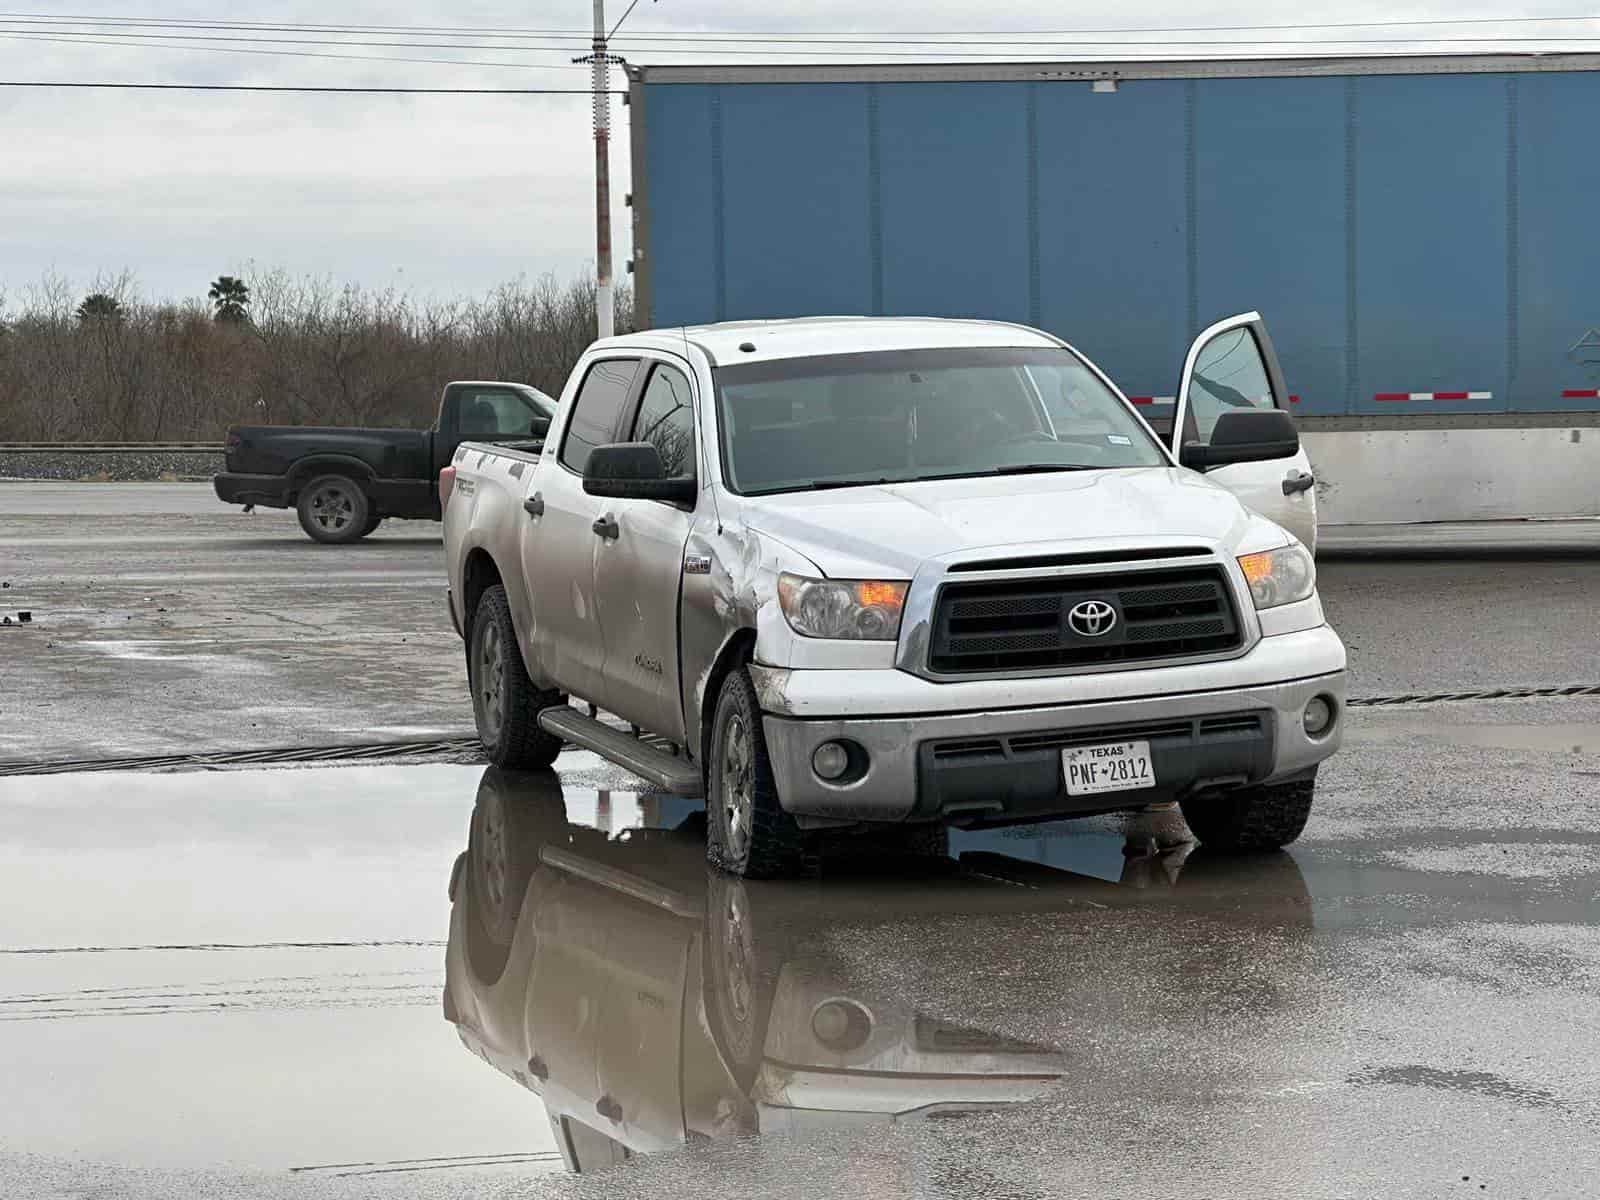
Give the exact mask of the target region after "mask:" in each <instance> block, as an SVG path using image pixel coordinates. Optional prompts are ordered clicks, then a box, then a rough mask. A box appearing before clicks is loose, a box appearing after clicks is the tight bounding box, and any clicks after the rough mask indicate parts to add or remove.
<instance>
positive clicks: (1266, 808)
mask: <svg viewBox="0 0 1600 1200" xmlns="http://www.w3.org/2000/svg"><path fill="white" fill-rule="evenodd" d="M1316 788H1317V781H1316V779H1315V777H1313V778H1311V779H1298V780H1295V781H1293V782H1291V783H1272V784H1260V785H1257V786H1256V787H1246V788H1238V789H1236V790H1234V791H1231V792H1221V793H1216V792H1213V793H1209V794H1205V795H1199V796H1191V797H1189V798H1188V799H1186V800H1184V801H1183V802H1182V808H1183V819H1184V820H1185V821H1187V822H1188V823H1189V829H1190V831H1191V832H1193V834H1194V835H1195V837H1197V838H1199V839H1200V844H1201V845H1202V846H1204V847H1206V849H1208V850H1214V851H1215V850H1221V851H1224V852H1229V851H1232V852H1245V851H1252V850H1278V849H1281V848H1282V847H1284V846H1287V845H1288V844H1289V843H1290V842H1292V841H1294V840H1295V839H1296V838H1297V837H1299V836H1300V834H1301V832H1302V831H1303V830H1304V829H1305V827H1306V821H1307V820H1308V819H1310V816H1311V801H1312V798H1313V796H1314V795H1315V792H1316Z"/></svg>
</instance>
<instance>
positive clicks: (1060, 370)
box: [440, 313, 1345, 876]
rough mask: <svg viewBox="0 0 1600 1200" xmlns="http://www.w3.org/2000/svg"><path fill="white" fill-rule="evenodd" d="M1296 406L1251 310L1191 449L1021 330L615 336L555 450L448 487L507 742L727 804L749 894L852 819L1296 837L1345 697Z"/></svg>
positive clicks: (728, 844)
mask: <svg viewBox="0 0 1600 1200" xmlns="http://www.w3.org/2000/svg"><path fill="white" fill-rule="evenodd" d="M1286 400H1287V396H1286V392H1285V388H1284V385H1283V380H1282V376H1281V373H1280V371H1279V368H1278V364H1277V360H1276V358H1275V356H1274V354H1273V351H1272V345H1271V342H1270V340H1269V339H1268V337H1267V335H1266V331H1265V328H1264V327H1263V325H1262V322H1261V319H1260V317H1259V316H1257V315H1256V314H1254V313H1248V314H1244V315H1242V316H1239V317H1236V318H1233V319H1231V320H1228V321H1223V322H1221V323H1219V324H1217V325H1215V326H1213V327H1211V328H1210V329H1208V330H1206V331H1205V332H1204V333H1203V334H1201V336H1200V337H1199V338H1198V339H1197V340H1196V342H1195V343H1194V346H1193V347H1192V348H1191V350H1190V352H1189V354H1188V357H1187V360H1186V361H1185V363H1184V365H1183V370H1182V374H1181V379H1180V384H1179V387H1178V391H1177V394H1176V405H1175V412H1174V417H1173V419H1172V421H1171V422H1170V427H1169V428H1166V429H1161V428H1159V427H1157V426H1155V425H1154V424H1153V423H1147V422H1146V421H1145V420H1144V419H1142V418H1141V416H1140V414H1139V412H1138V410H1137V409H1136V408H1135V407H1134V406H1133V405H1132V404H1131V403H1130V402H1129V401H1128V399H1127V398H1126V397H1125V396H1124V395H1123V394H1122V393H1121V392H1120V391H1118V390H1117V388H1116V386H1115V385H1114V384H1113V383H1112V382H1111V381H1110V380H1109V379H1108V378H1107V377H1106V376H1105V375H1104V374H1103V373H1102V372H1100V371H1099V370H1098V369H1097V368H1096V367H1095V366H1094V365H1093V364H1092V363H1090V362H1089V361H1088V360H1087V359H1085V358H1084V357H1082V356H1081V355H1079V354H1078V353H1077V352H1076V351H1074V350H1073V349H1072V348H1071V347H1070V346H1068V345H1067V344H1065V343H1064V342H1062V341H1060V340H1058V339H1057V338H1055V337H1052V336H1051V335H1049V334H1046V333H1042V332H1040V331H1038V330H1034V329H1027V328H1023V327H1020V326H1016V325H1009V324H1002V323H994V322H981V321H946V320H919V319H903V318H902V319H891V318H813V319H802V320H788V321H773V322H746V323H735V324H723V325H713V326H707V327H703V328H688V329H673V330H664V331H661V330H658V331H654V332H646V333H638V334H632V335H629V336H627V337H619V338H610V339H606V340H604V341H600V342H596V343H595V344H594V345H593V346H591V347H590V349H589V350H588V352H587V353H585V355H584V356H583V358H582V360H580V361H579V363H578V365H577V367H576V368H575V369H574V371H573V373H572V376H571V378H570V379H569V380H568V382H567V386H566V389H565V391H564V392H563V394H562V397H561V400H560V403H559V405H558V412H557V416H556V419H555V422H554V424H553V425H552V427H551V430H550V434H549V437H548V439H547V440H546V442H545V444H544V447H543V449H542V451H539V452H530V451H523V450H518V449H515V448H509V447H501V446H493V445H485V444H478V443H467V444H464V445H462V446H461V448H460V449H459V450H458V451H457V452H456V455H455V459H454V462H453V463H452V464H451V465H450V466H449V467H447V468H445V470H444V471H443V472H442V473H441V477H440V489H441V495H442V498H443V500H444V530H445V554H446V561H447V564H448V568H449V576H450V589H449V597H448V599H449V605H450V613H451V617H452V620H453V621H454V622H455V624H456V627H457V629H458V630H459V631H460V632H461V633H462V635H463V637H464V638H465V640H466V645H467V668H468V677H469V681H470V685H471V690H472V697H473V707H474V713H475V716H476V720H477V725H478V731H479V734H480V737H481V739H482V742H483V745H484V748H485V750H486V751H487V753H488V755H489V758H490V759H491V760H492V761H493V762H495V763H496V764H499V765H501V766H509V767H531V766H542V765H548V764H549V763H551V762H552V761H553V760H554V758H555V756H556V754H557V753H558V751H559V750H560V749H561V747H562V745H563V744H564V743H573V744H576V745H578V746H582V747H586V748H588V749H590V750H593V751H595V752H597V753H598V754H600V755H602V756H603V757H605V758H607V759H609V760H611V761H612V762H615V763H618V764H620V765H622V766H624V767H626V768H628V769H629V770H631V771H633V772H635V773H636V774H638V775H640V776H642V777H644V778H645V779H646V780H648V781H649V782H650V783H651V784H652V785H653V786H655V787H656V788H660V789H664V790H666V791H669V792H673V793H677V794H680V795H690V796H701V795H703V796H704V797H705V798H706V809H707V828H708V853H709V855H710V857H711V859H712V861H713V862H716V863H718V864H719V865H721V866H723V867H724V868H726V869H728V870H731V871H734V872H736V873H738V874H742V875H747V876H774V875H789V874H793V873H796V872H799V871H802V870H803V869H805V867H806V865H807V864H808V863H809V862H811V861H812V860H813V855H812V851H813V848H814V846H815V844H816V840H817V838H818V837H819V836H821V835H823V834H824V832H825V831H856V830H861V831H866V832H871V831H882V830H885V829H895V830H899V831H902V832H903V834H904V836H905V838H907V839H908V840H912V841H915V840H916V839H918V838H921V837H924V836H927V835H932V836H936V837H937V836H942V833H943V828H944V826H946V825H957V826H963V827H973V826H985V825H1003V824H1017V823H1023V822H1036V821H1045V820H1053V819H1056V818H1058V817H1063V816H1071V815H1077V814H1088V813H1098V812H1107V811H1115V810H1122V809H1132V808H1141V807H1144V806H1146V805H1149V804H1152V803H1157V802H1164V801H1170V800H1177V801H1179V802H1180V803H1181V805H1182V808H1183V814H1184V817H1185V819H1186V820H1187V821H1188V823H1189V826H1190V828H1191V829H1192V830H1193V831H1194V833H1195V835H1196V836H1197V837H1199V838H1200V840H1201V841H1202V842H1204V843H1207V844H1210V845H1212V846H1213V847H1223V848H1231V849H1240V850H1249V849H1266V848H1276V847H1279V846H1282V845H1284V844H1285V843H1288V842H1291V841H1293V840H1294V839H1295V838H1296V837H1297V836H1299V834H1300V832H1301V830H1302V829H1303V828H1304V826H1305V823H1306V820H1307V817H1308V815H1309V813H1310V809H1311V803H1312V795H1313V791H1314V787H1315V778H1316V771H1317V766H1318V764H1319V763H1320V762H1321V761H1322V760H1323V759H1325V758H1327V757H1328V756H1329V755H1330V754H1332V753H1333V752H1334V751H1335V750H1336V749H1337V748H1338V745H1339V742H1340V739H1341V736H1342V732H1343V710H1344V696H1345V652H1344V646H1343V644H1342V643H1341V642H1340V640H1339V638H1338V636H1337V635H1336V634H1335V633H1334V632H1333V630H1332V629H1330V628H1329V627H1328V625H1327V622H1326V620H1325V618H1324V616H1323V611H1322V605H1321V602H1320V600H1319V599H1318V597H1317V592H1316V572H1315V566H1314V563H1313V559H1312V550H1313V548H1314V539H1315V536H1316V509H1315V491H1314V489H1313V487H1312V486H1311V485H1312V482H1313V479H1312V475H1311V472H1310V464H1309V463H1308V462H1307V461H1306V458H1305V455H1304V452H1303V451H1302V450H1301V448H1300V441H1299V437H1298V435H1297V433H1296V432H1295V428H1294V423H1293V421H1292V419H1291V418H1290V417H1289V416H1288V414H1287V413H1286V412H1285V411H1284V407H1283V405H1284V403H1285V401H1286ZM1241 501H1242V502H1241ZM574 702H581V703H582V705H583V706H586V707H580V705H579V704H576V703H574ZM602 713H609V714H611V715H612V716H613V717H614V718H616V719H615V720H608V719H606V718H605V717H604V716H603V715H602ZM846 835H847V834H846Z"/></svg>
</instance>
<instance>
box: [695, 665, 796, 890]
mask: <svg viewBox="0 0 1600 1200" xmlns="http://www.w3.org/2000/svg"><path fill="white" fill-rule="evenodd" d="M739 745H742V746H743V749H742V750H741V749H739V748H737V747H738V746H739ZM730 754H731V755H732V757H730ZM706 773H707V781H706V783H707V786H706V857H707V859H709V860H710V862H711V863H712V864H713V865H714V866H718V867H721V868H722V869H723V870H724V871H730V872H732V873H733V874H735V875H741V876H743V877H744V878H746V879H785V878H793V877H795V876H798V875H802V874H806V873H808V872H809V871H810V870H811V869H813V868H814V865H815V854H814V852H813V851H814V846H813V842H814V839H812V838H811V837H808V836H807V834H806V833H805V831H803V830H802V829H801V828H800V826H799V825H798V824H796V823H795V819H794V818H793V817H792V816H790V815H789V814H788V813H787V812H785V811H784V810H783V806H782V805H781V804H779V802H778V785H777V783H776V781H775V780H774V779H773V775H772V759H771V758H770V757H769V756H768V754H767V739H766V734H765V733H764V732H763V730H762V727H761V707H760V705H759V704H758V703H757V702H756V689H755V686H754V685H753V684H752V683H751V682H750V673H749V672H748V671H746V670H745V669H744V668H742V667H741V668H740V669H738V670H736V671H730V672H729V673H728V676H727V678H726V679H724V680H723V681H722V691H721V692H720V693H719V694H718V696H717V708H716V715H715V716H714V717H713V719H712V723H711V755H710V761H709V762H708V763H707V772H706ZM738 813H742V814H743V817H742V819H741V817H740V816H739V815H736V814H738Z"/></svg>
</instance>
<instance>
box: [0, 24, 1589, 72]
mask: <svg viewBox="0 0 1600 1200" xmlns="http://www.w3.org/2000/svg"><path fill="white" fill-rule="evenodd" d="M118 36H120V37H122V38H124V39H144V40H110V39H108V38H102V37H94V36H91V35H88V34H45V33H34V32H19V31H15V30H4V29H0V38H9V39H12V40H22V41H38V42H54V43H58V44H61V45H68V46H118V47H123V48H128V49H144V50H189V51H196V52H202V53H204V52H207V51H210V52H214V53H218V54H257V55H272V56H276V57H282V58H322V59H335V60H340V61H346V62H368V63H428V64H434V65H440V66H460V67H508V68H512V69H515V70H523V71H530V70H534V71H564V70H584V69H586V68H583V67H572V66H570V65H569V64H566V63H527V62H496V61H491V60H486V59H463V58H414V57H409V56H402V55H392V54H383V55H373V54H330V53H327V52H323V51H314V50H257V49H249V48H244V47H239V46H217V45H210V44H200V45H196V44H192V43H190V42H188V41H182V42H178V43H177V44H173V41H171V40H167V38H168V35H161V34H145V35H140V34H127V35H118ZM173 36H174V37H176V36H177V35H173ZM158 39H159V40H158ZM199 40H200V41H202V42H206V43H209V42H210V41H212V40H226V41H255V40H257V39H250V38H226V39H205V38H202V39H199ZM264 40H282V39H264ZM287 40H288V41H289V42H290V43H292V44H297V45H303V44H312V45H330V46H351V47H353V48H359V49H381V48H384V47H386V46H387V47H395V48H400V49H407V48H411V47H414V46H426V45H430V44H431V43H401V42H348V41H345V42H303V41H301V40H299V39H287ZM1593 42H1600V36H1593V35H1576V34H1564V35H1557V34H1551V35H1547V36H1543V37H1490V36H1484V37H1409V38H1164V39H1160V40H1157V39H1146V40H1140V41H1126V40H1115V41H1111V40H1096V41H1085V40H1082V39H1079V40H1076V41H1073V42H1071V43H1059V44H1058V43H1037V45H1039V46H1042V47H1045V48H1047V49H1052V50H1054V51H1056V52H1057V53H1064V54H1068V55H1070V54H1072V53H1073V52H1074V51H1082V50H1085V49H1092V50H1107V49H1116V50H1119V51H1125V50H1168V49H1172V48H1174V47H1196V46H1230V47H1241V46H1251V47H1261V48H1266V49H1281V48H1289V47H1301V46H1340V47H1346V48H1355V49H1359V48H1361V47H1370V46H1424V45H1426V46H1442V45H1452V46H1453V45H1471V46H1485V45H1488V46H1505V45H1508V44H1514V45H1525V44H1537V45H1540V46H1551V45H1553V44H1573V43H1579V44H1589V43H1593ZM623 44H624V47H625V48H629V45H630V44H629V41H628V39H623ZM445 48H450V49H462V50H510V51H513V52H515V53H519V54H557V55H564V54H566V53H568V52H569V51H568V50H567V49H564V48H561V47H538V46H526V47H524V46H482V45H479V46H459V47H454V46H451V47H445ZM649 48H651V47H640V49H649ZM655 48H657V49H660V50H661V51H662V52H663V53H669V54H673V55H679V56H688V57H696V56H699V57H711V56H717V57H727V56H736V57H740V58H744V59H747V60H754V61H766V60H771V59H774V58H782V59H786V60H795V59H800V60H804V59H805V58H807V57H809V58H812V59H816V58H848V59H854V60H863V59H866V60H873V59H877V60H881V59H886V58H893V59H911V60H916V61H922V62H928V61H947V60H954V61H961V62H978V63H981V62H986V61H994V60H996V59H997V58H1004V57H1006V56H1007V54H1008V53H1009V57H1011V58H1013V59H1015V58H1017V57H1018V56H1017V53H1016V52H1015V51H1009V52H1007V51H1005V50H1004V49H1003V48H1002V47H1000V46H999V45H997V46H996V47H995V49H994V50H990V49H984V48H978V47H976V46H974V47H972V48H968V49H961V50H884V49H879V48H877V47H876V46H868V45H865V44H863V46H862V48H861V49H859V50H827V49H812V48H809V47H808V48H804V49H800V48H796V49H770V50H769V49H744V48H732V49H730V48H726V47H721V46H716V47H704V46H682V47H655Z"/></svg>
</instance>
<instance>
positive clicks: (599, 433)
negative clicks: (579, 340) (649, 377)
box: [561, 358, 639, 475]
mask: <svg viewBox="0 0 1600 1200" xmlns="http://www.w3.org/2000/svg"><path fill="white" fill-rule="evenodd" d="M638 370H639V362H638V360H637V359H633V358H605V359H601V360H600V361H599V362H597V363H595V364H594V366H592V367H590V368H589V373H588V374H587V375H585V376H584V377H583V383H582V384H580V385H579V387H578V396H577V399H576V400H574V401H573V407H572V419H571V420H570V421H569V422H568V424H567V436H566V439H565V440H564V441H563V442H562V443H561V462H562V463H563V464H564V465H565V466H568V467H571V468H572V469H573V470H574V471H576V472H578V474H580V475H582V474H583V469H584V467H585V466H587V465H588V463H589V454H590V452H591V451H593V450H594V448H595V447H596V446H604V445H607V444H608V443H610V442H611V441H613V440H614V439H615V435H616V431H617V418H618V417H620V416H621V415H622V409H623V406H624V405H625V404H627V402H628V393H629V392H630V391H631V390H632V388H633V377H634V375H635V374H636V373H637V372H638Z"/></svg>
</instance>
